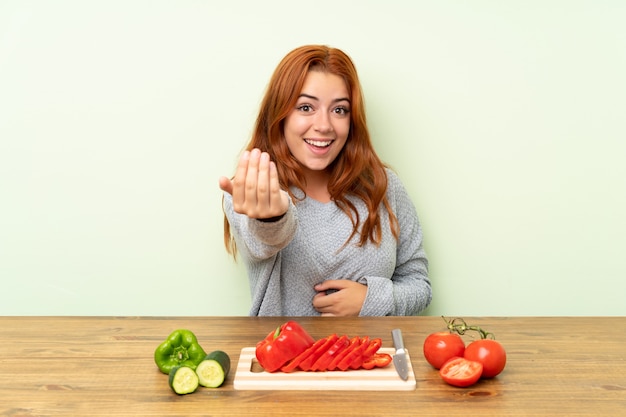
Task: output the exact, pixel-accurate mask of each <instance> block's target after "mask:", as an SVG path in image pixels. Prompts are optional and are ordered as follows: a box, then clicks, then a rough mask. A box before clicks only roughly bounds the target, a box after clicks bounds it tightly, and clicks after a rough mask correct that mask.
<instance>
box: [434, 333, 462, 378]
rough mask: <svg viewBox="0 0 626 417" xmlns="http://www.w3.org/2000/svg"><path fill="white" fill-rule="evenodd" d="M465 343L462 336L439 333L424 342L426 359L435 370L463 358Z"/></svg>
mask: <svg viewBox="0 0 626 417" xmlns="http://www.w3.org/2000/svg"><path fill="white" fill-rule="evenodd" d="M464 351H465V342H463V339H461V336H459V335H458V334H454V333H449V332H437V333H433V334H431V335H429V336H428V337H427V338H426V340H425V341H424V357H425V358H426V361H428V363H429V364H431V365H432V366H433V368H435V369H439V368H441V367H442V366H443V364H444V363H446V362H448V361H449V360H450V359H452V358H454V357H457V356H458V357H463V352H464Z"/></svg>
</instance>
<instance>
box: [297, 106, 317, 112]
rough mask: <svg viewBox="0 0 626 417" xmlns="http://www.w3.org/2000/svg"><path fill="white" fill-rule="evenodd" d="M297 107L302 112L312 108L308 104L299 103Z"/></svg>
mask: <svg viewBox="0 0 626 417" xmlns="http://www.w3.org/2000/svg"><path fill="white" fill-rule="evenodd" d="M297 109H298V110H300V111H303V112H310V111H311V110H313V109H312V108H311V106H310V105H308V104H301V105H299V106H298V107H297Z"/></svg>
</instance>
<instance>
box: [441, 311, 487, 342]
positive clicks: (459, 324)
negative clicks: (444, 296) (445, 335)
mask: <svg viewBox="0 0 626 417" xmlns="http://www.w3.org/2000/svg"><path fill="white" fill-rule="evenodd" d="M441 318H443V320H444V321H445V322H446V327H447V328H448V330H450V331H451V332H454V333H458V334H460V335H464V334H465V332H467V331H474V332H477V333H478V334H480V338H481V339H495V338H496V337H495V336H494V334H493V333H490V332H487V331H485V330H483V329H481V328H480V327H478V326H468V325H467V323H466V322H465V320H463V319H461V318H454V319H451V320H447V319H446V318H445V317H443V316H441Z"/></svg>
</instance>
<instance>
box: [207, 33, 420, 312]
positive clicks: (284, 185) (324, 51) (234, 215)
mask: <svg viewBox="0 0 626 417" xmlns="http://www.w3.org/2000/svg"><path fill="white" fill-rule="evenodd" d="M246 149H247V150H246V151H245V152H244V153H243V154H242V155H241V157H240V159H239V163H238V166H237V168H236V171H235V175H234V177H232V178H231V179H229V178H226V177H221V178H220V180H219V184H220V188H221V189H222V190H223V191H224V200H223V206H224V213H225V219H224V239H225V243H226V247H227V249H228V251H229V252H230V253H232V254H233V255H236V254H237V252H239V253H240V254H241V255H242V257H243V259H244V261H245V263H246V267H247V271H248V276H249V280H250V287H251V292H252V308H251V309H250V315H254V316H256V315H258V316H261V315H263V316H312V315H322V316H358V315H361V316H384V315H415V314H418V313H419V312H420V311H422V310H423V309H425V308H426V307H427V306H428V305H429V303H430V300H431V297H432V293H431V287H430V281H429V279H428V262H427V259H426V255H425V253H424V249H423V246H422V230H421V227H420V223H419V220H418V217H417V214H416V211H415V207H414V205H413V203H412V202H411V200H410V199H409V196H408V195H407V192H406V190H405V188H404V187H403V185H402V183H401V182H400V180H399V179H398V177H397V176H396V175H395V173H394V172H393V171H391V170H390V169H389V168H387V167H386V166H385V165H384V164H383V163H382V162H381V161H380V159H379V158H378V156H377V155H376V153H375V151H374V149H373V146H372V144H371V142H370V136H369V133H368V129H367V125H366V120H365V109H364V103H363V96H362V93H361V86H360V83H359V80H358V76H357V72H356V69H355V67H354V64H353V63H352V61H351V59H350V58H349V57H348V56H347V55H346V54H345V53H344V52H342V51H341V50H339V49H335V48H329V47H326V46H319V45H309V46H303V47H300V48H297V49H295V50H293V51H291V52H290V53H289V54H287V55H286V56H285V57H284V58H283V60H282V61H281V62H280V64H279V65H278V67H277V68H276V70H275V72H274V74H273V76H272V78H271V80H270V83H269V86H268V89H267V92H266V94H265V97H264V99H263V102H262V104H261V108H260V112H259V115H258V118H257V120H256V126H255V129H254V132H253V136H252V139H251V140H250V142H249V143H248V146H247V148H246Z"/></svg>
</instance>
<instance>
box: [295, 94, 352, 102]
mask: <svg viewBox="0 0 626 417" xmlns="http://www.w3.org/2000/svg"><path fill="white" fill-rule="evenodd" d="M301 97H305V98H308V99H310V100H316V101H320V99H319V98H317V97H315V96H312V95H310V94H305V93H302V94H300V95H299V96H298V98H301ZM340 101H347V102H348V103H350V99H349V98H348V97H339V98H336V99H334V100H333V101H332V102H333V103H338V102H340Z"/></svg>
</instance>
